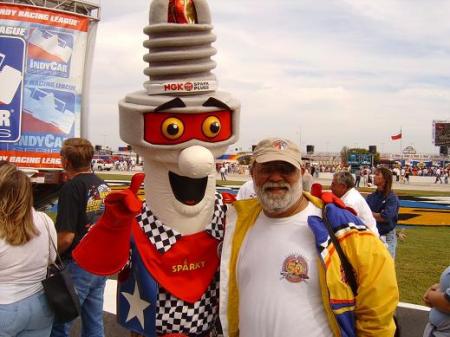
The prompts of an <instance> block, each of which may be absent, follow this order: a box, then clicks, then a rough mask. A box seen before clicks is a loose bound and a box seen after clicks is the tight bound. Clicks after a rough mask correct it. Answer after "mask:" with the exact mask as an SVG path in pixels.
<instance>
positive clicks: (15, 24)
mask: <svg viewBox="0 0 450 337" xmlns="http://www.w3.org/2000/svg"><path fill="white" fill-rule="evenodd" d="M88 28H89V19H88V18H86V17H82V16H77V15H74V14H69V13H62V12H58V11H56V10H48V9H43V8H37V7H28V6H22V5H14V4H0V156H1V157H2V158H8V160H10V161H12V162H15V163H17V164H18V165H19V166H21V167H36V168H44V167H48V168H54V167H60V161H59V160H56V159H57V158H58V157H59V151H60V149H61V145H62V142H63V141H64V140H65V139H67V138H70V137H78V136H79V135H80V122H81V117H80V116H81V101H82V96H81V93H82V91H83V87H82V86H83V76H84V66H85V58H86V48H87V40H88Z"/></svg>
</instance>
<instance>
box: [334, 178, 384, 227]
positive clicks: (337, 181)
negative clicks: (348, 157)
mask: <svg viewBox="0 0 450 337" xmlns="http://www.w3.org/2000/svg"><path fill="white" fill-rule="evenodd" d="M331 191H332V192H333V193H334V194H335V195H336V196H338V197H339V198H341V199H342V201H343V202H344V203H345V204H346V205H347V206H349V207H351V208H353V209H354V210H355V211H356V213H357V214H358V217H359V218H360V219H361V220H362V221H363V223H364V224H365V225H366V226H367V227H368V228H369V229H370V230H371V231H372V232H373V233H374V234H375V235H376V236H379V234H378V229H377V222H376V220H375V218H374V217H373V215H372V211H371V210H370V207H369V205H368V204H367V202H366V200H365V199H364V198H363V196H362V195H361V194H360V193H359V192H358V191H357V190H356V189H355V182H354V180H353V176H352V175H351V173H350V172H337V173H335V174H334V176H333V181H332V182H331Z"/></svg>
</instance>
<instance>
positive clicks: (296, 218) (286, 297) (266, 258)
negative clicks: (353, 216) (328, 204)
mask: <svg viewBox="0 0 450 337" xmlns="http://www.w3.org/2000/svg"><path fill="white" fill-rule="evenodd" d="M310 215H317V216H319V217H321V211H320V209H319V208H317V207H316V206H314V205H313V204H311V203H309V205H308V206H307V207H306V208H305V209H304V210H303V211H302V212H300V213H297V214H295V215H293V216H291V217H287V218H280V219H278V218H269V217H267V216H266V215H265V214H264V213H263V212H261V214H260V215H259V217H258V219H257V220H256V222H255V224H254V226H253V227H252V228H251V229H250V230H249V232H248V233H247V236H246V238H245V240H244V242H243V243H242V246H241V250H240V253H239V259H238V263H237V281H238V288H239V336H240V337H255V336H258V337H299V336H308V337H332V336H333V334H332V332H331V330H330V327H329V323H328V320H327V317H326V313H325V309H324V306H323V302H322V297H321V292H320V285H319V274H318V273H319V271H318V269H317V259H318V253H317V248H316V246H315V239H314V235H313V233H312V231H311V229H310V228H309V227H308V223H307V220H308V216H310Z"/></svg>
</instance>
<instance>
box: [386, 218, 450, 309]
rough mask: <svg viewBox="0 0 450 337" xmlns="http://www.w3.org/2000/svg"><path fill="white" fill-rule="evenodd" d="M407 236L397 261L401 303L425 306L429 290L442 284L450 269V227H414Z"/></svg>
mask: <svg viewBox="0 0 450 337" xmlns="http://www.w3.org/2000/svg"><path fill="white" fill-rule="evenodd" d="M405 232H406V233H407V237H406V239H405V240H404V241H399V243H398V246H397V259H396V261H395V265H396V270H397V280H398V285H399V288H400V300H401V301H402V302H408V303H415V304H421V305H423V302H422V295H423V294H424V292H425V290H427V289H428V287H430V286H431V285H432V284H434V283H438V282H439V277H440V275H441V273H442V272H443V271H444V269H445V268H447V267H448V266H449V265H450V246H449V243H448V242H449V240H448V239H449V238H450V227H414V228H410V229H406V230H405Z"/></svg>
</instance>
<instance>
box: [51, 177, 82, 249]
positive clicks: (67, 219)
mask: <svg viewBox="0 0 450 337" xmlns="http://www.w3.org/2000/svg"><path fill="white" fill-rule="evenodd" d="M66 184H67V185H65V186H63V188H62V189H61V192H60V195H59V198H58V210H57V214H56V222H55V227H56V231H57V233H58V252H59V253H60V254H62V253H64V252H65V251H66V250H67V249H69V247H70V246H71V245H72V242H73V240H74V239H75V233H76V232H77V224H78V219H79V210H80V200H79V199H78V193H77V191H76V189H75V188H74V187H73V186H72V185H69V184H68V183H66Z"/></svg>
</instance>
